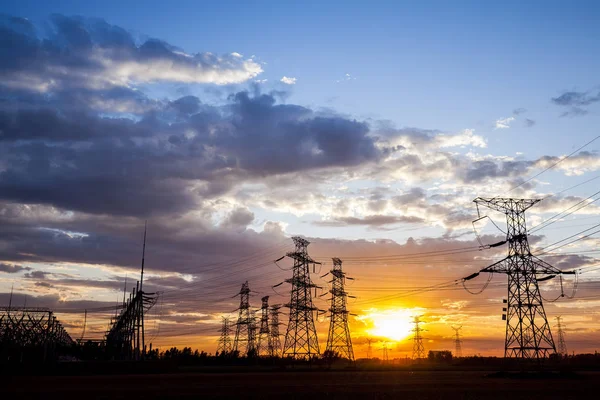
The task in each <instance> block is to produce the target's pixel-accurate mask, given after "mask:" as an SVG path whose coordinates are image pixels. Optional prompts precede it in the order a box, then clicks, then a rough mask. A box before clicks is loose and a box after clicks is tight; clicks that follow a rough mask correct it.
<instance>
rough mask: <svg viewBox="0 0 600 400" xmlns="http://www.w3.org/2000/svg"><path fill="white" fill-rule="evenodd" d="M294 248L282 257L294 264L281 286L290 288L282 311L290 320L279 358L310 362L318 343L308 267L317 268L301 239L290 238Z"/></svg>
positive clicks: (304, 241) (315, 353)
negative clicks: (281, 356)
mask: <svg viewBox="0 0 600 400" xmlns="http://www.w3.org/2000/svg"><path fill="white" fill-rule="evenodd" d="M292 240H293V241H294V244H295V246H296V249H295V251H293V252H289V253H287V254H286V255H287V256H288V257H290V258H292V259H293V260H294V266H293V269H292V271H293V274H292V278H291V279H286V280H285V282H287V283H290V284H291V285H292V292H291V296H290V302H289V303H288V304H286V307H289V309H290V319H289V322H288V326H287V331H286V334H285V343H284V346H283V356H284V357H286V356H287V357H292V358H298V359H310V358H313V357H315V356H318V355H319V354H320V353H321V352H320V350H319V342H318V339H317V330H316V329H315V320H314V311H315V310H317V308H316V307H314V306H313V302H312V295H311V289H312V288H316V287H317V286H316V285H315V284H314V283H312V281H311V280H310V271H309V265H310V264H313V265H314V264H320V263H318V262H316V261H315V260H313V259H312V258H310V256H309V255H308V250H307V248H308V245H309V244H310V242H309V241H308V240H306V239H303V238H301V237H298V236H295V237H293V238H292Z"/></svg>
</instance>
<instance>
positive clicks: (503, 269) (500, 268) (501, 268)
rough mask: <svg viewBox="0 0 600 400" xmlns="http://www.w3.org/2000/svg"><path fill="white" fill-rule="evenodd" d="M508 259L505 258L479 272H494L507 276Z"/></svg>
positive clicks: (508, 270)
mask: <svg viewBox="0 0 600 400" xmlns="http://www.w3.org/2000/svg"><path fill="white" fill-rule="evenodd" d="M509 261H510V257H506V258H504V259H502V260H500V261H497V262H495V263H493V264H492V265H489V266H487V267H485V268H483V269H482V270H480V271H479V272H495V273H499V274H508V273H509V272H510V262H509Z"/></svg>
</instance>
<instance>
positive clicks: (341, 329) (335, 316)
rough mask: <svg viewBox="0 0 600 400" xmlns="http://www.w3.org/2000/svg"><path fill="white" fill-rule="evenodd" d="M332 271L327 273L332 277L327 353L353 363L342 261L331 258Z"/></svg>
mask: <svg viewBox="0 0 600 400" xmlns="http://www.w3.org/2000/svg"><path fill="white" fill-rule="evenodd" d="M332 260H333V269H332V270H331V271H329V273H330V274H331V275H333V279H332V280H331V281H329V283H331V290H330V291H329V293H331V308H330V309H329V311H330V318H329V321H330V322H329V336H328V338H327V351H328V352H330V353H331V355H333V354H335V353H339V354H340V355H341V356H342V357H345V358H347V359H348V360H350V361H354V350H353V349H352V339H351V338H350V329H349V328H348V310H347V309H346V297H348V293H346V291H345V290H344V284H345V280H346V279H347V278H346V274H345V273H344V272H343V271H342V260H340V259H339V258H333V259H332Z"/></svg>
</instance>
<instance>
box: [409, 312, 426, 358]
mask: <svg viewBox="0 0 600 400" xmlns="http://www.w3.org/2000/svg"><path fill="white" fill-rule="evenodd" d="M413 323H414V324H415V327H414V328H413V332H414V335H413V355H412V358H413V360H420V359H422V358H425V347H424V346H423V337H422V336H421V332H422V331H423V330H422V329H421V327H420V325H419V324H420V323H421V320H420V319H419V316H416V317H414V319H413Z"/></svg>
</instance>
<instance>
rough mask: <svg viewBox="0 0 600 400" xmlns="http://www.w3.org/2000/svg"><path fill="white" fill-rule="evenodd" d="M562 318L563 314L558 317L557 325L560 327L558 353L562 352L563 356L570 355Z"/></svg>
mask: <svg viewBox="0 0 600 400" xmlns="http://www.w3.org/2000/svg"><path fill="white" fill-rule="evenodd" d="M561 319H562V317H561V316H558V317H556V322H557V324H556V327H557V328H558V351H557V352H558V354H560V355H561V356H563V357H566V356H567V355H568V353H567V344H566V343H565V332H564V331H563V326H562V324H561V323H560V320H561Z"/></svg>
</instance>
